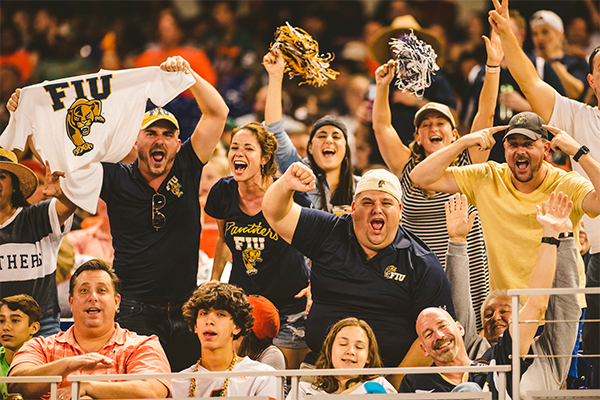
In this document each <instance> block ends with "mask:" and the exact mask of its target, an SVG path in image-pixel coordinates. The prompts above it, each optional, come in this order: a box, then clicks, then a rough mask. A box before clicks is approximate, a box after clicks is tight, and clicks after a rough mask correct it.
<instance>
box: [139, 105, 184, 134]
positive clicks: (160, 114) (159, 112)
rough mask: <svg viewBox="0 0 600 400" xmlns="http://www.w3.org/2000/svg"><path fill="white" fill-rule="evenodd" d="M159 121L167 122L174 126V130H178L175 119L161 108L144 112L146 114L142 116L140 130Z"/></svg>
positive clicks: (177, 123)
mask: <svg viewBox="0 0 600 400" xmlns="http://www.w3.org/2000/svg"><path fill="white" fill-rule="evenodd" d="M161 119H165V120H167V121H169V122H170V123H172V124H173V125H175V128H177V130H179V122H177V118H175V116H174V115H173V114H171V113H170V112H169V111H167V110H165V109H164V108H161V107H156V108H155V109H153V110H150V111H148V112H146V114H144V119H143V120H142V129H146V128H147V127H149V126H150V125H152V124H153V123H155V122H156V121H159V120H161Z"/></svg>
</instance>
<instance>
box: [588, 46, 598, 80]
mask: <svg viewBox="0 0 600 400" xmlns="http://www.w3.org/2000/svg"><path fill="white" fill-rule="evenodd" d="M599 51H600V46H596V48H595V49H594V51H592V54H590V58H589V60H588V65H589V67H590V74H592V73H594V57H596V54H598V52H599Z"/></svg>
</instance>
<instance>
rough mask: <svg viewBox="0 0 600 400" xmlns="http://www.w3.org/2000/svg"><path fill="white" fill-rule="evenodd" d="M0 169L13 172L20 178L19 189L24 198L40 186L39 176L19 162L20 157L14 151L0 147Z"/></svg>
mask: <svg viewBox="0 0 600 400" xmlns="http://www.w3.org/2000/svg"><path fill="white" fill-rule="evenodd" d="M0 170H2V171H8V172H10V173H13V174H14V175H15V176H16V177H17V178H19V187H18V188H14V189H19V190H20V191H21V193H22V194H23V197H24V198H28V197H29V196H31V195H32V194H33V192H35V189H36V188H37V186H38V178H37V176H36V175H35V173H34V172H33V171H32V170H31V169H29V168H27V167H26V166H24V165H21V164H19V159H18V158H17V156H16V155H15V153H13V152H12V151H9V150H6V149H1V148H0Z"/></svg>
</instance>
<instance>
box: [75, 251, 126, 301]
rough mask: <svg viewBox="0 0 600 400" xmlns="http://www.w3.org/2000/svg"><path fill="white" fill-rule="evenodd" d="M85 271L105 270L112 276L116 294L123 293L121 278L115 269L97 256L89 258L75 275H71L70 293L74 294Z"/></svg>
mask: <svg viewBox="0 0 600 400" xmlns="http://www.w3.org/2000/svg"><path fill="white" fill-rule="evenodd" d="M85 271H104V272H106V273H107V274H108V275H109V276H110V280H111V281H112V285H113V289H114V290H115V296H116V295H118V294H120V293H121V280H120V279H119V277H118V276H117V274H116V273H115V270H114V269H112V267H111V266H110V264H108V263H107V262H106V261H102V260H99V259H97V258H95V259H93V260H89V261H87V262H85V263H83V264H81V266H80V267H79V268H77V270H76V271H75V273H73V275H72V276H71V280H70V281H69V294H70V295H71V296H73V290H74V289H75V285H76V284H77V278H78V277H79V275H81V274H82V273H83V272H85Z"/></svg>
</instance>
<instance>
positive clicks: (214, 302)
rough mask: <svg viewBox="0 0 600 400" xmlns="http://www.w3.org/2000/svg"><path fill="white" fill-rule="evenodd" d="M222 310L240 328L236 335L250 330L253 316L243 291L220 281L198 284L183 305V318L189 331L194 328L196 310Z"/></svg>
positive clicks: (244, 333)
mask: <svg viewBox="0 0 600 400" xmlns="http://www.w3.org/2000/svg"><path fill="white" fill-rule="evenodd" d="M211 308H212V309H213V310H224V311H227V312H228V313H229V314H231V318H232V319H233V323H234V324H236V325H237V327H238V328H240V333H239V334H238V335H236V337H238V336H240V335H241V336H244V335H246V334H247V333H248V331H250V330H252V325H253V324H254V317H253V316H252V306H251V305H250V303H248V300H246V296H245V295H244V291H243V290H242V289H240V288H238V287H237V286H234V285H231V284H229V283H222V282H209V283H205V284H203V285H202V286H200V287H199V288H198V289H196V291H195V292H194V294H192V297H190V298H189V300H188V301H186V302H185V304H184V305H183V309H182V311H183V318H184V319H185V320H186V322H187V323H188V326H189V328H190V330H191V331H193V330H194V325H196V319H197V318H198V311H200V310H209V309H211Z"/></svg>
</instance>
